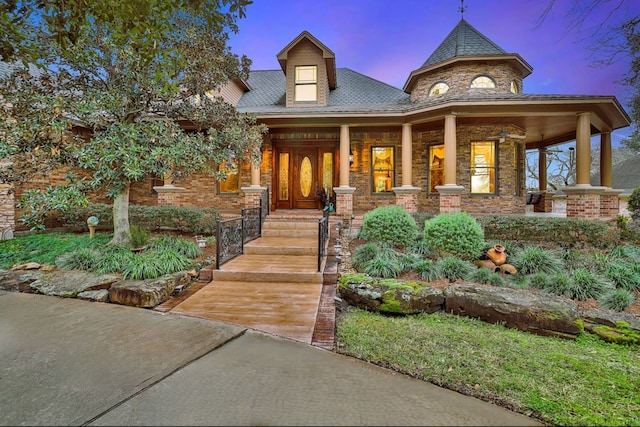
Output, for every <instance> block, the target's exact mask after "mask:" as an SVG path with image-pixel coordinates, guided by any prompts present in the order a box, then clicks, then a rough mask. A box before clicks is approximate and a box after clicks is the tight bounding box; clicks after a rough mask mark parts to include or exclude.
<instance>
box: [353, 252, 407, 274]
mask: <svg viewBox="0 0 640 427" xmlns="http://www.w3.org/2000/svg"><path fill="white" fill-rule="evenodd" d="M362 272H363V273H365V274H367V275H369V276H373V277H384V278H385V279H390V278H394V277H398V275H399V274H400V273H401V272H402V266H401V265H400V263H399V262H398V260H397V259H392V258H388V257H384V256H376V257H375V258H373V259H372V260H370V261H368V262H366V263H365V264H364V265H363V266H362Z"/></svg>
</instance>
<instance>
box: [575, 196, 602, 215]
mask: <svg viewBox="0 0 640 427" xmlns="http://www.w3.org/2000/svg"><path fill="white" fill-rule="evenodd" d="M567 218H584V219H600V194H594V193H582V194H567Z"/></svg>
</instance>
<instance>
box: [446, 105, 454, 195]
mask: <svg viewBox="0 0 640 427" xmlns="http://www.w3.org/2000/svg"><path fill="white" fill-rule="evenodd" d="M456 143H457V140H456V116H454V115H453V114H450V115H448V116H445V117H444V185H456V158H457V153H456Z"/></svg>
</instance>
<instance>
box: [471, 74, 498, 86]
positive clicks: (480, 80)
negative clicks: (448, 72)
mask: <svg viewBox="0 0 640 427" xmlns="http://www.w3.org/2000/svg"><path fill="white" fill-rule="evenodd" d="M495 87H496V82H494V81H493V79H492V78H491V77H487V76H479V77H476V78H475V79H473V81H472V82H471V86H470V88H471V89H494V88H495Z"/></svg>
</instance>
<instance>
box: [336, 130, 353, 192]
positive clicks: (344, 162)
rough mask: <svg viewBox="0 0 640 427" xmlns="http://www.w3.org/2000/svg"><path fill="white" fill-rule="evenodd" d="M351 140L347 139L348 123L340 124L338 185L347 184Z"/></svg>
mask: <svg viewBox="0 0 640 427" xmlns="http://www.w3.org/2000/svg"><path fill="white" fill-rule="evenodd" d="M350 151H351V140H350V139H349V125H340V182H339V185H340V187H348V186H349V153H350Z"/></svg>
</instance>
